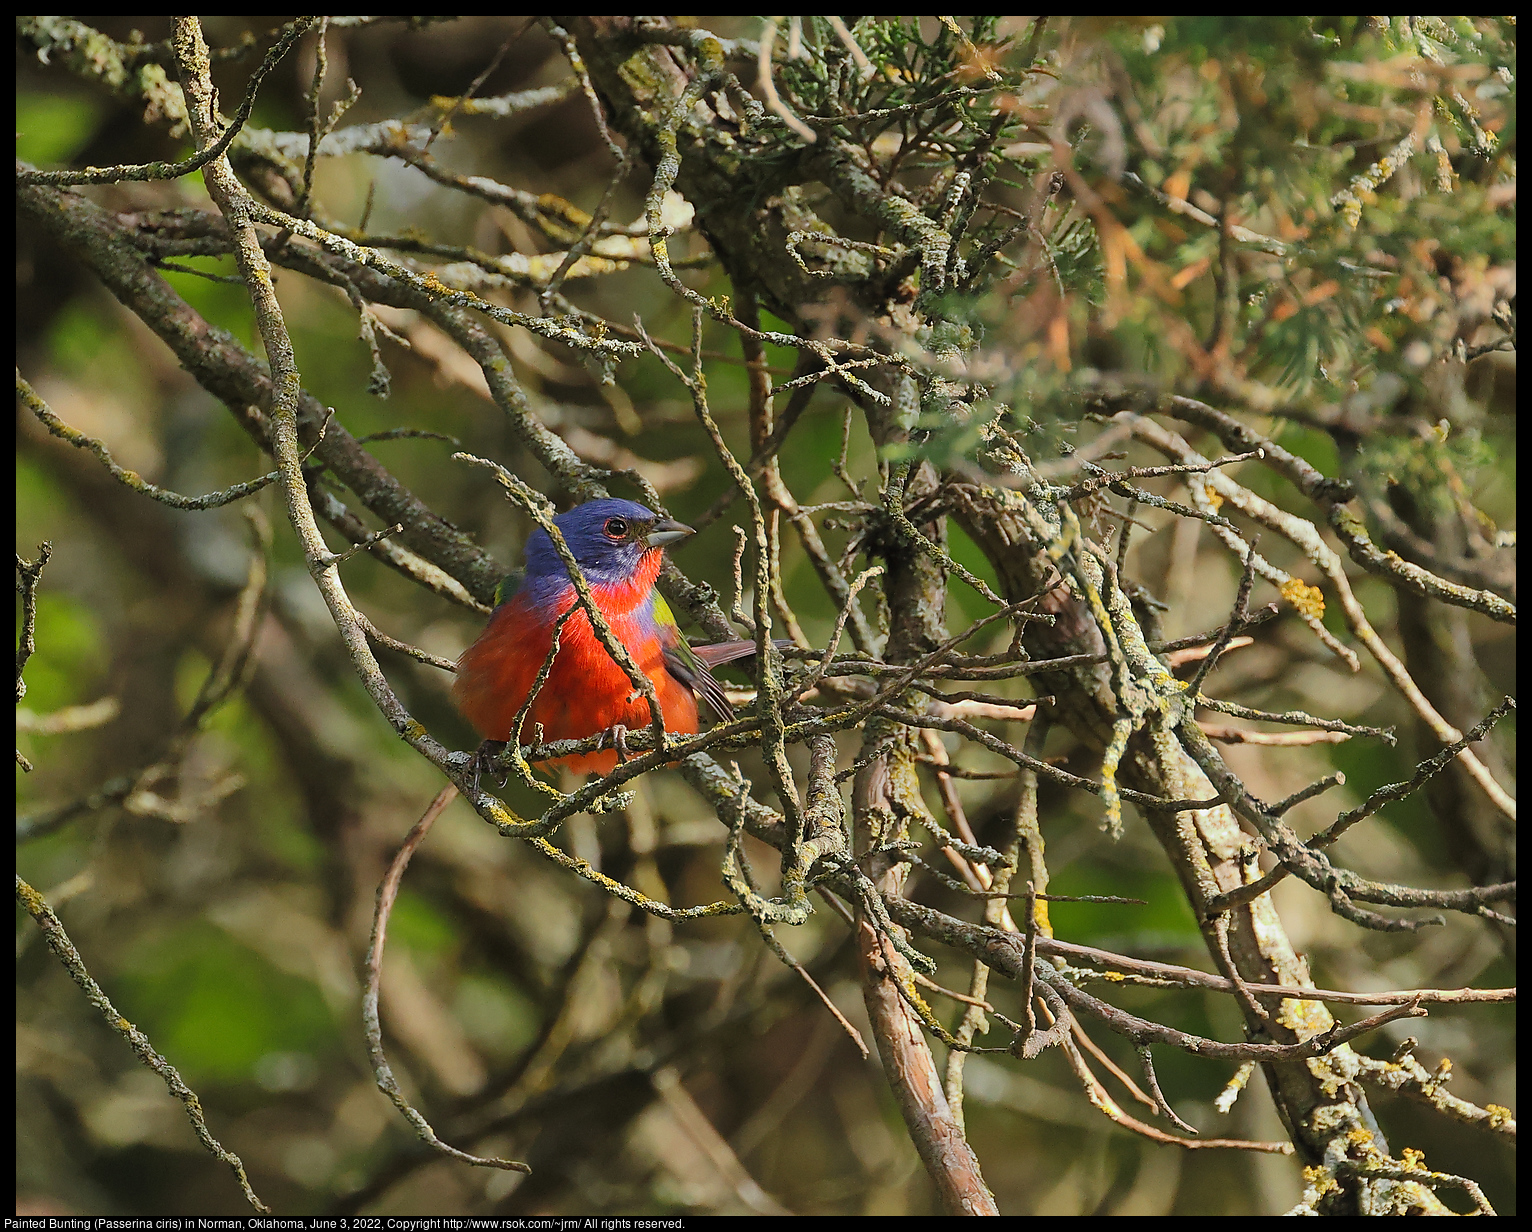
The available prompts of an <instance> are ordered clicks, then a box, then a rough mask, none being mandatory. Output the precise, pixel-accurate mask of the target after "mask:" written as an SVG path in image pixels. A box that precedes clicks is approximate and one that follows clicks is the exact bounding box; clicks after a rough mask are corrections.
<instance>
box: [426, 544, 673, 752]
mask: <svg viewBox="0 0 1532 1232" xmlns="http://www.w3.org/2000/svg"><path fill="white" fill-rule="evenodd" d="M660 555H661V554H660V552H659V550H658V549H655V550H652V551H649V552H645V553H644V554H643V556H642V557H641V558H640V561H639V565H638V568H637V569H636V570H635V571H634V572H633V574H632V576H631V577H628V578H626V579H624V580H622V581H620V582H611V583H601V584H595V585H592V586H591V594H592V596H593V597H594V598H595V600H596V606H597V607H598V608H600V610H601V614H602V615H603V616H605V617H606V620H607V623H608V624H610V625H611V627H612V632H613V633H614V634H616V636H617V639H618V640H619V641H620V642H621V643H622V644H623V645H624V646H625V647H627V650H628V653H629V654H631V655H632V656H633V660H634V662H635V663H637V664H638V666H639V669H640V670H641V671H642V672H643V673H644V674H645V675H646V676H648V677H649V679H650V680H651V681H653V682H654V689H655V694H656V695H657V696H658V698H659V702H660V709H661V711H662V714H663V717H664V720H665V729H666V730H667V731H672V732H681V733H684V734H687V735H692V734H695V733H696V731H697V702H696V699H695V698H694V697H693V696H692V691H691V690H690V689H689V688H687V687H686V686H685V685H683V684H682V683H681V682H680V681H678V680H677V679H676V678H675V677H674V676H672V675H671V674H670V672H669V671H668V670H667V669H666V666H665V658H664V654H665V641H664V638H665V636H666V635H667V633H668V634H669V635H670V636H675V637H679V636H680V634H679V631H678V630H675V629H674V627H673V626H671V628H670V629H669V630H666V629H664V628H662V627H661V626H659V625H657V624H656V622H655V619H654V616H653V610H652V606H651V598H652V595H653V592H654V580H655V578H656V577H657V576H658V575H659V571H660ZM575 602H576V599H575V593H574V587H573V586H567V587H565V589H564V590H563V591H562V592H561V593H560V594H559V595H558V597H557V599H556V600H555V602H553V603H552V604H546V605H542V606H539V605H537V604H536V603H534V601H532V600H531V599H530V598H529V597H528V595H527V592H526V591H522V592H520V593H518V594H517V595H515V596H514V597H513V598H512V599H511V600H510V601H509V602H507V603H505V604H503V605H502V606H501V607H499V608H497V609H496V611H495V614H494V615H493V616H492V617H491V618H490V622H489V624H488V626H486V628H485V630H484V632H483V633H481V634H480V635H479V638H478V640H477V641H475V642H474V644H473V645H472V646H470V647H468V649H467V650H465V651H464V652H463V654H462V657H461V658H459V659H458V665H457V680H456V681H455V682H454V683H453V686H452V694H453V697H454V699H455V700H456V701H457V705H458V709H459V710H461V711H462V712H463V715H464V717H465V718H467V719H468V721H469V722H470V723H472V724H473V725H474V727H475V728H477V729H478V731H479V733H480V734H481V735H482V736H484V737H485V738H486V739H488V740H510V739H512V738H513V737H512V735H511V725H512V724H513V723H514V722H515V721H516V714H517V712H518V711H519V710H520V709H521V707H522V706H523V705H524V704H525V703H526V700H527V694H528V693H529V692H530V691H531V689H532V685H533V683H534V682H535V681H536V679H537V673H538V672H539V671H540V670H541V669H542V665H543V663H544V661H545V660H546V659H547V657H548V651H549V649H550V648H551V647H552V645H553V628H554V624H555V623H556V622H557V620H558V618H559V617H560V616H562V615H563V614H564V613H565V612H567V611H568V610H569V608H570V607H571V606H572V605H573V604H574V603H575ZM538 723H541V724H542V728H543V733H542V738H543V740H545V741H550V740H579V739H583V738H584V737H586V736H593V735H595V734H596V733H597V732H602V731H606V730H607V729H609V728H611V727H612V726H614V725H617V724H621V725H622V726H623V727H626V728H628V729H629V730H642V729H644V728H647V727H648V726H649V704H648V702H647V701H646V700H645V699H644V697H643V695H642V694H640V693H638V692H637V690H635V689H634V687H633V682H632V681H630V680H629V679H628V677H627V675H626V673H624V672H623V670H622V668H620V667H619V666H618V665H617V664H616V663H615V662H613V660H612V657H611V655H609V654H608V653H607V651H606V648H605V647H604V646H602V644H601V640H600V639H599V638H598V637H597V636H596V634H595V631H594V630H593V629H592V628H591V626H590V618H589V617H588V616H586V614H585V613H584V612H576V613H575V614H574V615H573V616H571V617H570V618H569V620H568V621H567V622H566V623H565V625H564V627H563V629H562V630H561V631H560V633H559V653H558V657H557V658H555V659H554V661H553V667H552V670H551V671H550V672H549V673H548V679H547V680H546V681H545V682H544V683H543V687H542V689H541V690H540V691H539V692H538V694H537V697H536V698H535V699H534V701H533V702H532V707H531V710H530V711H529V712H528V714H527V718H526V721H525V723H524V724H523V726H522V730H521V732H520V740H521V743H523V744H528V743H531V742H532V741H533V740H534V739H535V738H536V731H537V729H536V726H535V725H536V724H538ZM546 764H551V765H565V766H568V767H569V768H570V769H571V770H574V771H576V772H577V773H595V774H608V773H610V772H611V771H612V769H613V768H614V767H615V766H616V765H617V754H616V752H615V751H614V750H610V749H604V750H602V751H600V752H597V753H586V754H584V755H581V756H578V757H565V758H560V759H558V760H557V761H554V762H551V763H546Z"/></svg>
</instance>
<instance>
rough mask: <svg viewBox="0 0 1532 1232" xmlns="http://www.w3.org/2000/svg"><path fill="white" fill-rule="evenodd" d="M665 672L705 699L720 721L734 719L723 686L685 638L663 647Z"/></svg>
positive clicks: (732, 708)
mask: <svg viewBox="0 0 1532 1232" xmlns="http://www.w3.org/2000/svg"><path fill="white" fill-rule="evenodd" d="M665 670H666V671H668V672H669V673H670V674H671V675H672V676H674V677H675V678H676V679H677V680H679V681H680V682H681V683H682V684H684V685H685V686H686V687H687V688H688V689H690V690H691V691H692V692H693V693H696V694H698V695H699V696H701V697H703V698H705V699H706V701H707V704H708V705H709V706H711V707H712V708H713V713H714V714H716V715H717V716H718V717H719V718H720V719H723V720H724V721H725V722H727V721H728V720H729V719H732V718H733V717H734V707H733V706H731V705H729V699H728V698H727V697H726V696H724V691H723V686H722V685H721V684H719V683H718V680H717V678H716V677H715V676H714V675H713V673H712V671H711V670H710V669H709V667H708V665H707V664H706V663H704V662H703V661H702V660H701V659H699V658H698V657H697V655H696V653H695V652H694V651H693V649H692V648H691V647H690V646H688V645H687V644H686V639H685V638H682V637H678V638H677V639H676V640H675V641H674V642H672V643H671V644H670V645H667V646H666V647H665Z"/></svg>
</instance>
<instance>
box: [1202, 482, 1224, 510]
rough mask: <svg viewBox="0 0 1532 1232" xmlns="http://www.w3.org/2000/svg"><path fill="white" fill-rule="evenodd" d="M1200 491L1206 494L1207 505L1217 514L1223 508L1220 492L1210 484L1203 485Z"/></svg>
mask: <svg viewBox="0 0 1532 1232" xmlns="http://www.w3.org/2000/svg"><path fill="white" fill-rule="evenodd" d="M1202 490H1203V491H1204V492H1206V493H1207V498H1208V504H1209V505H1211V506H1212V508H1213V512H1214V513H1217V512H1218V511H1219V510H1220V509H1222V508H1223V493H1222V492H1220V491H1219V490H1218V489H1217V488H1215V487H1214V486H1213V485H1212V484H1210V483H1206V484H1203V485H1202Z"/></svg>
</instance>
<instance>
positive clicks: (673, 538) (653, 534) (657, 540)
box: [644, 518, 697, 548]
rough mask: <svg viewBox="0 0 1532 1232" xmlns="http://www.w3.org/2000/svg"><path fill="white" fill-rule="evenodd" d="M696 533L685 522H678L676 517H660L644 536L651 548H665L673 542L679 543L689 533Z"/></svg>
mask: <svg viewBox="0 0 1532 1232" xmlns="http://www.w3.org/2000/svg"><path fill="white" fill-rule="evenodd" d="M696 533H697V532H696V531H694V530H693V529H692V528H691V527H690V526H687V525H686V524H685V523H684V522H677V521H676V520H675V519H674V518H660V519H659V520H658V521H657V522H655V524H654V525H653V526H651V527H650V528H649V533H648V534H647V535H645V536H644V542H645V543H647V544H648V545H649V546H650V547H651V548H664V547H669V546H670V545H671V544H672V543H679V542H680V541H681V540H682V539H685V538H686V536H687V535H695V534H696Z"/></svg>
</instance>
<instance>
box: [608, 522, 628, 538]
mask: <svg viewBox="0 0 1532 1232" xmlns="http://www.w3.org/2000/svg"><path fill="white" fill-rule="evenodd" d="M602 529H603V530H605V531H606V534H607V538H609V539H626V538H627V537H628V519H627V518H608V519H607V520H606V525H605V526H604V527H602Z"/></svg>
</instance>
